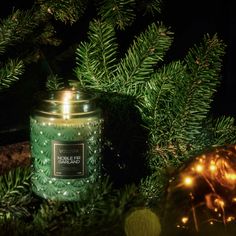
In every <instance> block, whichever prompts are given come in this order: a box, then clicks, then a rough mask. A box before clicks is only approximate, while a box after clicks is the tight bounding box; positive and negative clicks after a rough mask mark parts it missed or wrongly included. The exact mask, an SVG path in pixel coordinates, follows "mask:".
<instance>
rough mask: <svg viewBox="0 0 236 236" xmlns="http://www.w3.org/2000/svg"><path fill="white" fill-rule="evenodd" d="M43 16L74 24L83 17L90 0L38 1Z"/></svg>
mask: <svg viewBox="0 0 236 236" xmlns="http://www.w3.org/2000/svg"><path fill="white" fill-rule="evenodd" d="M37 3H38V4H39V6H40V8H41V15H42V16H43V15H45V14H50V15H52V16H53V17H54V18H55V20H59V21H61V22H64V23H70V24H73V23H75V22H76V21H78V20H79V18H80V17H82V16H83V14H84V12H85V9H86V7H87V4H88V0H83V1H79V0H59V1H54V0H37Z"/></svg>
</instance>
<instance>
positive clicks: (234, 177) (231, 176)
mask: <svg viewBox="0 0 236 236" xmlns="http://www.w3.org/2000/svg"><path fill="white" fill-rule="evenodd" d="M225 177H226V179H228V180H232V181H235V180H236V174H235V173H233V174H225Z"/></svg>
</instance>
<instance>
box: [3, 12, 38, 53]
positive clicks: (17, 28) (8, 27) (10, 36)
mask: <svg viewBox="0 0 236 236" xmlns="http://www.w3.org/2000/svg"><path fill="white" fill-rule="evenodd" d="M36 26H37V24H36V23H35V21H34V20H33V15H32V12H31V11H20V10H17V11H15V12H13V13H12V15H11V16H9V17H8V18H6V19H4V20H2V21H1V25H0V54H3V53H4V52H5V50H6V47H7V46H12V45H14V44H16V43H17V42H19V41H21V40H24V39H25V38H26V37H27V35H28V34H30V33H31V32H32V31H33V29H35V27H36Z"/></svg>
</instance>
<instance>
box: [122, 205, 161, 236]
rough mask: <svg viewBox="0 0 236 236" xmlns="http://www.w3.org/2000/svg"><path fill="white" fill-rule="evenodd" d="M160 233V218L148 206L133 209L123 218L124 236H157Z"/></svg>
mask: <svg viewBox="0 0 236 236" xmlns="http://www.w3.org/2000/svg"><path fill="white" fill-rule="evenodd" d="M160 233H161V223H160V219H159V217H158V216H157V215H156V214H155V213H154V212H153V211H151V210H150V209H148V208H143V209H138V210H134V211H132V212H131V213H130V214H129V215H128V216H127V217H126V219H125V234H126V236H159V235H160Z"/></svg>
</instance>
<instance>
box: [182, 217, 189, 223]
mask: <svg viewBox="0 0 236 236" xmlns="http://www.w3.org/2000/svg"><path fill="white" fill-rule="evenodd" d="M181 221H182V223H183V224H186V223H187V222H188V217H186V216H185V217H182V219H181Z"/></svg>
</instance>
